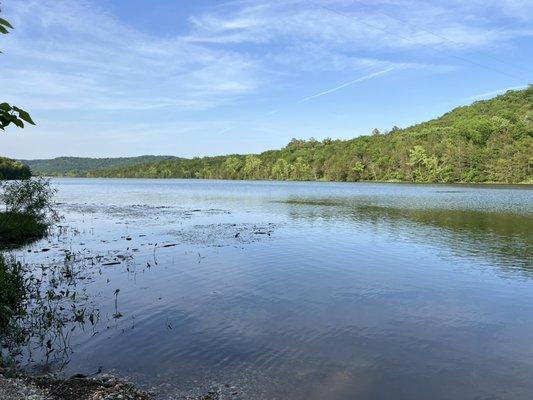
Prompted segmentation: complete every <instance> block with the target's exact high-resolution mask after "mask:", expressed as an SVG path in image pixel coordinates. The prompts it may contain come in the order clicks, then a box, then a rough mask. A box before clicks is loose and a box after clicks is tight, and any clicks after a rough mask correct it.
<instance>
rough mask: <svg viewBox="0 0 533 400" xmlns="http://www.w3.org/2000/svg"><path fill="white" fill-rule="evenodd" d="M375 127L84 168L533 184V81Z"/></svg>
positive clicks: (141, 173) (115, 173) (173, 174)
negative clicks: (419, 118) (259, 148)
mask: <svg viewBox="0 0 533 400" xmlns="http://www.w3.org/2000/svg"><path fill="white" fill-rule="evenodd" d="M374 133H375V134H374V135H369V136H361V137H357V138H355V139H352V140H332V139H325V140H324V141H322V142H318V141H316V140H314V139H311V140H307V141H306V140H298V139H292V140H291V141H290V143H289V144H288V145H287V146H286V147H285V148H283V149H281V150H275V151H266V152H264V153H262V154H259V155H247V156H243V155H235V154H233V155H229V156H218V157H203V158H193V159H171V160H160V161H156V162H152V163H149V164H143V165H129V166H122V167H115V168H102V169H101V170H98V171H94V170H93V171H89V172H84V173H80V174H79V175H81V176H90V177H120V178H209V179H279V180H328V181H405V182H443V183H445V182H502V183H533V87H529V88H528V89H524V90H517V91H509V92H507V93H506V94H504V95H501V96H498V97H495V98H493V99H490V100H485V101H478V102H475V103H473V104H472V105H469V106H465V107H459V108H456V109H455V110H452V111H451V112H448V113H446V114H444V115H443V116H442V117H440V118H437V119H434V120H431V121H428V122H425V123H421V124H418V125H414V126H411V127H408V128H404V129H400V128H398V127H393V128H392V129H391V130H390V131H389V132H380V133H379V134H377V132H374ZM29 164H30V166H32V163H31V162H30V163H29ZM34 168H35V167H34ZM67 174H69V173H67Z"/></svg>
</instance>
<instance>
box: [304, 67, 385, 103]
mask: <svg viewBox="0 0 533 400" xmlns="http://www.w3.org/2000/svg"><path fill="white" fill-rule="evenodd" d="M393 69H394V67H390V68H387V69H384V70H383V71H378V72H374V73H372V74H368V75H365V76H362V77H360V78H357V79H354V80H353V81H350V82H346V83H343V84H342V85H340V86H337V87H334V88H332V89H328V90H326V91H324V92H320V93H317V94H314V95H312V96H309V97H304V98H303V99H301V100H299V101H298V103H297V104H300V103H304V102H306V101H309V100H311V99H316V98H317V97H320V96H325V95H326V94H330V93H333V92H336V91H337V90H341V89H342V88H345V87H346V86H350V85H353V84H355V83H358V82H363V81H366V80H368V79H372V78H375V77H376V76H380V75H383V74H386V73H387V72H390V71H392V70H393Z"/></svg>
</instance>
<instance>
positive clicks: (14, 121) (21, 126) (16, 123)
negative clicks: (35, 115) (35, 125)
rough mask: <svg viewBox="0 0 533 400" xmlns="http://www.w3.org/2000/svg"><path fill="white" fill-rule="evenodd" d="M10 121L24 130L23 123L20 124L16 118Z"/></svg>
mask: <svg viewBox="0 0 533 400" xmlns="http://www.w3.org/2000/svg"><path fill="white" fill-rule="evenodd" d="M11 121H12V122H13V123H14V124H15V125H17V126H18V127H19V128H24V122H22V121H21V120H20V119H18V118H12V119H11Z"/></svg>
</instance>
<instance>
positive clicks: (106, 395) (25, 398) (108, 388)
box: [0, 373, 151, 400]
mask: <svg viewBox="0 0 533 400" xmlns="http://www.w3.org/2000/svg"><path fill="white" fill-rule="evenodd" d="M0 400H151V397H150V395H148V394H147V393H144V392H142V391H140V390H138V389H136V388H135V387H134V385H132V384H131V383H128V382H125V381H121V380H119V379H117V378H115V377H114V376H112V375H102V376H100V377H98V378H87V377H84V376H81V375H76V376H73V377H71V378H69V379H65V380H60V379H56V378H53V377H48V376H44V377H23V376H21V377H16V378H7V377H5V376H4V375H2V374H1V373H0Z"/></svg>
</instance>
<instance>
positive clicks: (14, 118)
mask: <svg viewBox="0 0 533 400" xmlns="http://www.w3.org/2000/svg"><path fill="white" fill-rule="evenodd" d="M24 122H26V123H28V124H31V125H35V122H33V120H32V119H31V117H30V114H28V113H27V112H26V111H24V110H23V109H21V108H18V107H16V106H11V105H9V104H8V103H0V129H1V130H5V128H7V127H8V126H9V125H10V124H13V125H16V126H18V127H19V128H24Z"/></svg>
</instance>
